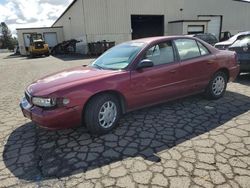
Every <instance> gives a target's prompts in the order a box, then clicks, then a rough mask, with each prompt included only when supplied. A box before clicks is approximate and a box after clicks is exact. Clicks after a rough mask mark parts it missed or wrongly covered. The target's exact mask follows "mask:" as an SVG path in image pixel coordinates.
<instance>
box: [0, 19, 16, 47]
mask: <svg viewBox="0 0 250 188" xmlns="http://www.w3.org/2000/svg"><path fill="white" fill-rule="evenodd" d="M16 45H17V39H16V38H15V37H14V38H13V37H12V34H11V31H10V30H9V28H8V26H7V24H6V23H5V22H1V24H0V48H1V49H6V48H7V49H9V50H13V49H14V48H15V46H16Z"/></svg>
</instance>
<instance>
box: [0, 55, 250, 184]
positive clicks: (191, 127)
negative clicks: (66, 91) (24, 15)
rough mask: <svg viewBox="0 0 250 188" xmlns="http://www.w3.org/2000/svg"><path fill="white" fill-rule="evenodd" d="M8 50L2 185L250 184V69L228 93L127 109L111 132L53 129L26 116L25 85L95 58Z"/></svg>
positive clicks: (0, 132) (2, 62)
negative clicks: (23, 108)
mask: <svg viewBox="0 0 250 188" xmlns="http://www.w3.org/2000/svg"><path fill="white" fill-rule="evenodd" d="M89 61H90V60H79V58H78V59H77V58H63V59H59V58H54V57H48V58H36V59H29V58H26V57H9V56H8V54H0V89H1V90H0V91H1V92H0V153H1V158H0V187H11V186H12V187H83V188H85V187H86V188H91V187H174V188H178V187H180V188H185V187H225V188H226V187H245V188H249V187H250V87H249V86H250V76H249V75H244V76H241V77H240V78H239V79H238V80H237V81H236V82H235V83H230V84H229V85H228V89H227V92H226V94H225V97H224V98H222V99H220V100H218V101H208V100H205V99H203V98H202V96H199V95H198V96H193V97H189V98H185V99H181V100H177V101H174V102H170V103H166V104H162V105H158V106H154V107H151V108H147V109H142V110H139V111H135V112H133V113H129V114H127V115H125V116H124V117H123V118H122V119H121V121H120V125H119V127H118V128H117V129H116V130H114V131H113V132H112V133H110V134H108V135H104V136H101V137H95V136H91V135H90V134H88V133H87V131H86V130H85V128H76V129H70V130H62V131H46V130H43V129H41V128H38V127H36V125H34V124H33V123H31V122H30V121H29V120H28V119H25V118H24V117H23V116H22V113H21V111H20V109H19V100H20V99H21V97H22V96H23V92H24V89H25V87H26V86H27V85H28V84H29V83H31V82H32V81H34V80H36V79H37V78H39V77H41V76H44V75H46V74H49V73H52V72H55V71H58V70H62V69H65V68H68V67H73V66H77V65H82V64H87V63H89Z"/></svg>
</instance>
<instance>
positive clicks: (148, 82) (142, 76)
mask: <svg viewBox="0 0 250 188" xmlns="http://www.w3.org/2000/svg"><path fill="white" fill-rule="evenodd" d="M142 59H150V60H151V61H153V63H154V66H153V67H151V68H145V69H142V70H133V71H131V94H132V96H131V100H130V102H131V103H130V104H129V108H130V109H135V108H139V107H143V106H147V105H150V104H156V103H159V102H161V101H164V100H167V99H171V98H173V97H175V96H176V94H177V93H178V83H179V81H180V78H179V76H178V73H179V63H178V62H177V61H176V58H175V51H174V48H173V43H172V41H166V42H161V43H158V44H156V45H154V46H152V47H151V48H150V49H148V50H147V51H146V52H145V54H144V55H143V58H142Z"/></svg>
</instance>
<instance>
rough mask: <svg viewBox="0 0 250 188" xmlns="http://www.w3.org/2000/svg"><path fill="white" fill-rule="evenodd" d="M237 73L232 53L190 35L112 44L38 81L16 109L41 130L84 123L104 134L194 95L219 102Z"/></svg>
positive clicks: (93, 130) (29, 87) (27, 90)
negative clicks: (127, 117) (143, 111)
mask: <svg viewBox="0 0 250 188" xmlns="http://www.w3.org/2000/svg"><path fill="white" fill-rule="evenodd" d="M238 73H239V65H238V64H237V57H236V54H235V53H234V52H230V51H220V50H217V49H215V48H214V47H212V46H210V45H209V44H207V43H205V42H203V41H201V40H199V39H197V38H192V37H184V36H171V37H155V38H146V39H140V40H135V41H130V42H126V43H123V44H120V45H117V46H115V47H114V48H112V49H110V50H109V51H107V52H106V53H104V54H103V55H102V56H100V57H99V58H98V59H96V60H95V61H94V62H93V63H92V64H91V65H89V66H87V67H76V68H73V69H69V70H64V71H62V72H58V73H55V74H52V75H49V76H46V77H44V78H41V79H39V80H37V81H36V82H34V83H32V84H31V85H30V86H28V87H27V89H26V91H25V98H24V99H23V100H22V102H21V104H20V106H21V109H22V111H23V114H24V116H25V117H27V118H30V119H31V120H32V121H34V122H35V123H37V124H38V125H40V126H41V127H45V128H47V129H61V128H70V127H73V126H76V125H80V124H84V125H86V126H87V128H88V129H89V131H91V132H92V133H95V134H103V133H107V132H108V131H110V130H111V129H113V128H114V127H115V126H116V125H117V122H118V120H119V118H120V117H121V115H122V114H124V113H126V112H129V111H132V110H135V109H139V108H143V107H146V106H150V105H155V104H158V103H162V102H166V101H170V100H173V99H177V98H180V97H185V96H188V95H193V94H196V93H205V95H206V96H207V97H208V98H209V99H219V98H220V97H222V96H223V94H224V93H225V90H226V86H227V83H228V82H229V81H233V80H234V79H235V78H236V76H237V75H238Z"/></svg>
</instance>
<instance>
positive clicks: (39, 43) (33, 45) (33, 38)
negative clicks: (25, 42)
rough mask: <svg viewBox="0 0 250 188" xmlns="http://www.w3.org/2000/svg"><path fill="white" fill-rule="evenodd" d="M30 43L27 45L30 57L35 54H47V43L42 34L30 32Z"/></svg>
mask: <svg viewBox="0 0 250 188" xmlns="http://www.w3.org/2000/svg"><path fill="white" fill-rule="evenodd" d="M29 39H30V45H29V55H30V57H35V56H43V55H45V56H49V55H50V53H49V45H48V44H46V43H45V41H44V40H43V36H42V34H39V33H32V34H30V36H29Z"/></svg>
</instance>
